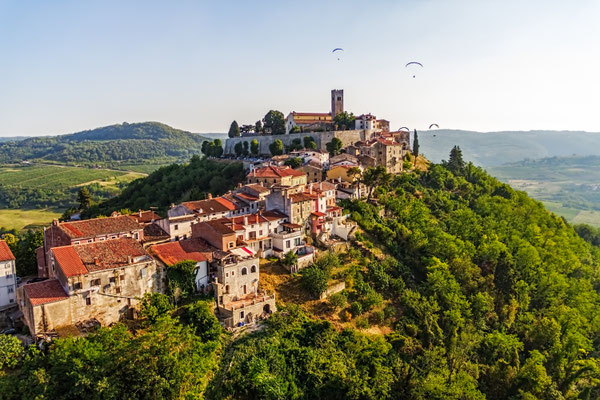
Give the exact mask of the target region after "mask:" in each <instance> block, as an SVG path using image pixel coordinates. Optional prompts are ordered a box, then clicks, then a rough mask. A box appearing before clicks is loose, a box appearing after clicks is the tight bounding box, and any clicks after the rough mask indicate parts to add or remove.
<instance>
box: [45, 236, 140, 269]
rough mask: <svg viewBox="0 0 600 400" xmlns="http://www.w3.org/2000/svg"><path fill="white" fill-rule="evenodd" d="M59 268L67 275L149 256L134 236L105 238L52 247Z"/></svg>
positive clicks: (117, 265)
mask: <svg viewBox="0 0 600 400" xmlns="http://www.w3.org/2000/svg"><path fill="white" fill-rule="evenodd" d="M52 252H53V253H54V258H55V260H56V262H57V263H58V266H59V268H60V269H61V270H62V271H63V272H64V274H65V275H66V276H67V277H71V276H76V275H84V274H87V273H88V272H94V271H101V270H104V269H113V268H119V267H124V266H127V265H131V264H134V263H136V262H138V261H136V259H138V258H139V257H144V256H148V253H146V251H145V250H144V248H143V247H142V245H141V244H140V243H139V242H138V241H137V240H135V239H132V238H121V239H115V240H105V241H102V242H93V243H86V244H79V245H73V246H63V247H55V248H53V249H52Z"/></svg>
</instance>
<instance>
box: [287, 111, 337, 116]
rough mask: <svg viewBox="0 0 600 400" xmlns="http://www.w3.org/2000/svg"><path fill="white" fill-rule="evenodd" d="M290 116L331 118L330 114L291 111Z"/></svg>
mask: <svg viewBox="0 0 600 400" xmlns="http://www.w3.org/2000/svg"><path fill="white" fill-rule="evenodd" d="M291 114H292V115H294V116H298V117H313V116H315V117H331V114H330V113H309V112H296V111H292V112H291Z"/></svg>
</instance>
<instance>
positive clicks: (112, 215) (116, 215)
mask: <svg viewBox="0 0 600 400" xmlns="http://www.w3.org/2000/svg"><path fill="white" fill-rule="evenodd" d="M110 216H111V217H118V216H119V213H118V212H116V211H113V212H112V214H110Z"/></svg>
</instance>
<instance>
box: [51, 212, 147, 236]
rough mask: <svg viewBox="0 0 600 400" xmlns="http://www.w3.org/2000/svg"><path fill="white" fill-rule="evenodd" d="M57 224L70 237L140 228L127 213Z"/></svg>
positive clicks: (106, 233) (129, 230)
mask: <svg viewBox="0 0 600 400" xmlns="http://www.w3.org/2000/svg"><path fill="white" fill-rule="evenodd" d="M58 226H59V228H60V229H61V230H62V231H64V232H65V233H66V234H67V235H68V236H69V237H70V238H71V239H75V238H86V237H93V236H98V235H108V234H111V233H122V232H131V231H135V230H140V229H142V228H141V226H140V224H138V223H137V222H136V221H134V220H133V219H131V218H129V217H128V216H127V215H118V216H116V217H108V218H95V219H86V220H83V221H70V222H63V223H60V224H59V225H58Z"/></svg>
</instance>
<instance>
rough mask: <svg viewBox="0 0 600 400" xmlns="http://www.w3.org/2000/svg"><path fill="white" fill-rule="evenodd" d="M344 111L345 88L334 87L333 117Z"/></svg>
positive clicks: (332, 96)
mask: <svg viewBox="0 0 600 400" xmlns="http://www.w3.org/2000/svg"><path fill="white" fill-rule="evenodd" d="M342 112H344V90H343V89H333V90H332V91H331V117H332V118H335V116H336V115H338V114H340V113H342Z"/></svg>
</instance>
